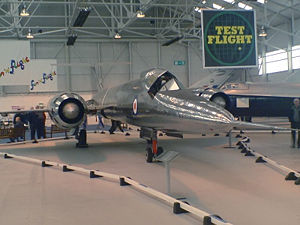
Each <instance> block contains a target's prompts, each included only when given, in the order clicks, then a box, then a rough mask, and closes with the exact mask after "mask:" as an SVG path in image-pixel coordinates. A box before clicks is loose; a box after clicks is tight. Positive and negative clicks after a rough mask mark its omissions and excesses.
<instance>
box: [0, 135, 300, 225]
mask: <svg viewBox="0 0 300 225" xmlns="http://www.w3.org/2000/svg"><path fill="white" fill-rule="evenodd" d="M249 136H250V138H251V143H250V146H251V148H252V149H254V150H256V151H257V152H260V153H263V154H265V155H267V156H269V157H270V158H274V159H275V160H278V161H280V162H281V163H282V164H284V165H286V166H289V167H291V168H293V169H296V170H299V169H300V168H299V167H300V166H299V164H300V150H299V149H291V148H289V144H290V136H289V134H287V133H282V134H275V135H272V134H270V133H267V134H263V133H259V134H254V133H251V134H249ZM88 142H89V148H87V149H76V148H74V145H75V141H74V140H69V141H52V142H41V143H38V144H26V145H17V146H11V147H10V146H0V151H2V152H9V153H13V154H17V155H25V156H32V157H34V158H39V159H43V160H46V159H48V160H52V161H58V162H64V163H68V164H73V165H78V166H81V167H84V168H89V169H98V170H101V171H104V172H110V173H116V174H120V175H125V176H130V177H132V178H133V179H135V180H137V181H139V182H141V183H144V184H146V185H148V186H151V187H153V188H155V189H157V190H159V191H161V192H165V191H166V181H165V170H164V167H163V164H161V163H152V164H147V163H146V162H145V152H144V149H145V142H144V141H143V140H141V139H139V138H138V133H136V132H133V133H132V135H131V136H129V137H125V136H124V135H123V134H118V133H117V134H115V135H108V134H104V135H102V134H99V133H97V134H89V135H88ZM159 143H160V145H161V146H163V147H164V149H165V150H172V151H177V152H180V156H179V157H178V158H177V159H175V160H174V161H173V162H172V163H171V177H172V180H171V192H172V195H173V196H174V197H185V198H187V201H188V202H189V203H190V204H192V205H194V206H196V207H198V208H200V209H202V210H205V211H208V212H209V213H212V214H218V215H220V216H221V217H223V218H224V219H225V220H227V221H229V222H231V223H233V224H243V225H261V224H272V225H277V224H278V225H282V224H289V225H299V224H300V201H299V199H300V186H296V185H294V183H293V182H286V181H285V180H284V175H283V174H281V173H279V172H278V171H276V170H275V169H273V168H270V167H268V166H266V165H264V164H255V159H254V158H253V157H245V156H243V155H242V154H241V153H240V151H239V150H237V149H228V148H224V146H225V145H227V138H225V137H212V136H207V137H201V136H197V135H188V136H187V137H186V138H185V139H182V140H181V139H175V138H169V137H161V138H160V141H159ZM2 161H3V159H1V161H0V165H1V167H2V165H3V167H2V168H1V171H2V173H0V177H1V180H2V176H4V180H5V179H8V177H9V174H13V176H12V177H11V178H9V179H11V180H10V182H11V185H12V186H13V189H12V191H11V192H10V191H8V190H10V189H11V188H10V185H8V184H9V182H5V185H4V188H3V187H2V189H1V187H0V193H2V196H3V198H5V199H6V200H0V203H1V205H2V207H4V208H2V209H4V211H5V209H6V211H5V212H7V210H8V209H9V210H10V211H11V210H13V211H15V212H17V213H20V210H19V208H18V204H17V203H16V202H17V198H16V197H14V194H13V193H14V192H17V193H18V196H21V199H27V201H23V202H24V207H25V206H26V205H30V208H29V209H28V210H27V211H26V212H25V213H24V212H22V213H20V217H21V218H22V216H23V217H24V218H25V217H26V218H32V220H31V222H32V221H35V220H34V219H36V221H38V222H40V221H44V223H30V224H53V223H51V222H52V221H53V220H51V218H52V219H55V215H57V216H58V217H57V218H58V220H59V219H61V221H63V222H64V221H65V220H63V218H64V219H66V217H65V214H64V213H62V212H63V208H66V209H67V214H66V215H67V217H72V218H69V220H68V221H70V222H72V223H73V224H82V223H80V222H81V221H80V219H78V220H76V219H75V218H77V217H79V214H80V213H79V212H80V203H83V204H81V207H83V206H84V207H86V209H84V211H83V212H84V213H82V214H81V215H84V216H83V219H82V220H86V221H89V224H94V223H95V224H96V223H97V222H98V224H102V223H101V221H103V220H102V218H101V215H103V214H105V215H104V216H103V218H105V219H107V218H108V217H110V216H111V217H113V215H114V214H115V213H116V214H117V215H119V214H121V215H122V218H123V219H124V220H123V221H124V222H122V224H132V223H133V224H147V223H145V222H141V221H142V219H143V218H149V219H147V220H149V221H151V217H155V218H156V219H157V221H160V220H161V222H159V223H162V224H169V223H173V221H176V222H178V223H180V224H185V223H189V224H194V223H197V222H196V221H195V220H194V219H193V218H191V217H189V216H188V215H180V216H178V215H173V214H172V213H171V208H170V207H168V206H166V205H164V204H163V203H161V202H159V201H157V200H153V199H151V198H149V197H148V196H144V195H143V194H141V193H139V192H137V191H134V190H130V189H129V190H126V193H125V192H124V191H123V190H124V189H122V188H120V187H118V185H117V184H115V183H113V184H111V183H109V182H108V183H107V182H105V185H106V186H105V187H104V185H103V183H102V182H101V181H100V182H99V181H94V180H93V181H90V180H89V179H88V178H86V177H83V176H81V175H78V174H71V173H70V174H69V173H68V174H67V175H65V174H62V173H60V171H57V170H55V169H50V170H49V168H47V169H46V170H43V169H42V168H40V167H38V168H36V166H34V165H30V164H29V165H28V164H26V163H20V162H13V161H9V162H7V161H5V164H6V163H9V164H10V166H7V165H5V164H3V163H2ZM14 165H16V168H15V167H14ZM17 167H20V168H19V169H20V171H24V172H23V173H24V176H22V173H21V174H19V173H18V172H17V171H16V169H17ZM43 171H44V172H43ZM45 171H46V172H45ZM48 173H49V175H48V176H47V174H48ZM50 173H51V174H50ZM20 177H21V178H20ZM34 178H36V179H34ZM48 178H49V180H48ZM43 179H44V180H43ZM18 180H19V181H20V184H19V185H18ZM32 183H33V184H34V185H33V184H32ZM46 184H50V185H49V187H48V185H46ZM22 185H25V186H26V188H25V189H22ZM30 185H33V186H34V187H35V189H38V190H39V192H38V193H39V198H38V199H39V200H33V197H32V196H33V195H34V193H35V192H32V191H31V190H32V189H31V188H30ZM45 187H47V190H48V191H47V192H45V191H43V188H45ZM81 189H84V190H88V192H85V191H82V190H81ZM104 189H105V190H104ZM90 190H92V191H90ZM60 191H62V193H65V194H61V195H63V197H59V196H60V195H57V193H60ZM101 192H104V193H106V194H105V195H103V196H102V194H101ZM69 193H70V195H69ZM91 193H93V194H91ZM123 193H125V195H126V196H128V198H129V199H132V198H133V199H132V200H131V202H130V205H131V206H128V207H127V210H129V211H130V210H131V213H130V212H128V213H124V212H123V207H120V204H121V206H123V205H124V204H125V202H126V200H125V199H123V200H124V201H122V202H121V203H119V202H118V200H117V199H119V198H121V199H122V197H116V198H115V197H114V196H122V194H123ZM93 195H95V196H98V198H96V199H93V197H92V196H93ZM43 196H45V197H43ZM132 196H133V197H132ZM77 197H78V199H77ZM52 198H53V199H57V200H58V202H59V201H63V202H64V203H63V204H59V203H58V206H57V207H58V209H60V210H58V209H57V210H56V208H55V207H56V205H55V203H54V202H55V201H54V200H53V201H51V202H52V203H50V202H49V201H45V200H44V201H43V200H42V199H51V200H52ZM101 198H105V199H106V201H104V202H102V201H101V200H100V199H101ZM124 198H125V197H124ZM9 199H12V202H15V203H14V204H12V205H10V204H8V202H9ZM79 202H80V203H79ZM108 202H109V203H108ZM48 203H50V206H49V204H48ZM69 203H70V204H69ZM102 203H103V204H102ZM106 204H109V206H110V207H109V208H108V209H107V210H105V211H104V212H103V214H102V213H100V212H101V211H103V210H102V208H105V205H106ZM42 205H44V206H43V207H42ZM67 205H70V207H71V208H68V207H67ZM72 205H74V207H73V210H72ZM82 205H83V206H82ZM48 206H49V208H48ZM63 206H65V207H63ZM95 206H97V207H99V214H98V215H97V216H88V215H90V214H92V215H94V213H95V214H97V213H96V211H98V210H95V211H92V212H94V213H90V214H89V213H88V209H91V210H93V209H94V207H95ZM155 207H156V209H155V210H156V211H157V213H158V212H159V214H157V213H154V214H153V213H152V210H153V209H152V208H155ZM45 208H46V209H45ZM136 209H138V210H141V211H139V212H137V213H135V214H134V213H133V211H136ZM35 210H38V213H39V214H40V213H42V215H43V217H42V216H41V217H32V215H34V214H35V212H36V211H35ZM85 210H86V212H85ZM148 210H151V214H152V215H149V216H148V217H147V216H145V215H147V212H148ZM155 210H154V211H155ZM1 211H3V210H1ZM23 214H24V215H23ZM10 215H11V214H10ZM72 215H73V216H72ZM30 216H31V217H30ZM127 217H128V218H127ZM2 218H3V216H1V219H2ZM126 218H127V219H126ZM73 219H74V220H73ZM113 219H114V220H112V224H116V222H118V221H117V219H116V218H113ZM179 219H180V220H179ZM49 221H50V222H49ZM0 222H1V221H0ZM151 223H153V220H152V221H151ZM157 223H158V222H157ZM0 224H2V223H0ZM3 224H4V223H3ZM5 224H17V223H13V222H11V223H5ZM64 224H67V223H64ZM175 224H176V223H175ZM198 224H199V222H198Z"/></svg>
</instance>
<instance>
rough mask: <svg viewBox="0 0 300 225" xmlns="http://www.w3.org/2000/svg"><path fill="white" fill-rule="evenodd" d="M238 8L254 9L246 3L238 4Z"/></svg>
mask: <svg viewBox="0 0 300 225" xmlns="http://www.w3.org/2000/svg"><path fill="white" fill-rule="evenodd" d="M238 7H240V8H242V9H246V10H251V9H253V8H252V7H251V6H250V5H247V4H245V3H242V2H239V3H238Z"/></svg>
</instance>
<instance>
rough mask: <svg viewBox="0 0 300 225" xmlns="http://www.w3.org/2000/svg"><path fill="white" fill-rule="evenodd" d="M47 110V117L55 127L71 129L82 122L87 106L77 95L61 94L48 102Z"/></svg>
mask: <svg viewBox="0 0 300 225" xmlns="http://www.w3.org/2000/svg"><path fill="white" fill-rule="evenodd" d="M49 109H50V111H49V115H50V117H51V119H52V121H53V122H54V123H55V124H56V126H58V127H60V128H63V129H71V128H75V127H77V126H79V125H80V124H81V123H82V122H83V121H84V119H85V116H86V112H87V105H86V103H85V101H84V99H83V98H82V97H81V96H79V95H78V94H75V93H63V94H60V95H58V96H56V97H54V98H53V99H52V100H50V102H49Z"/></svg>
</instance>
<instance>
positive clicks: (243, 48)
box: [201, 10, 257, 68]
mask: <svg viewBox="0 0 300 225" xmlns="http://www.w3.org/2000/svg"><path fill="white" fill-rule="evenodd" d="M201 18H202V47H203V59H204V60H203V67H204V68H220V67H221V68H245V67H257V48H256V42H257V41H256V22H255V12H254V11H252V10H202V13H201Z"/></svg>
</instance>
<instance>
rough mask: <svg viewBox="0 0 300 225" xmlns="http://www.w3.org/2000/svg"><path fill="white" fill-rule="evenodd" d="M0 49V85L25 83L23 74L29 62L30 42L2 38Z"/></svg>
mask: <svg viewBox="0 0 300 225" xmlns="http://www.w3.org/2000/svg"><path fill="white" fill-rule="evenodd" d="M0 51H1V54H0V86H4V85H25V84H26V79H25V77H24V76H23V74H24V72H25V71H26V67H27V65H28V64H29V63H30V42H29V41H9V40H5V41H4V40H3V41H0ZM16 78H17V79H16Z"/></svg>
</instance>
